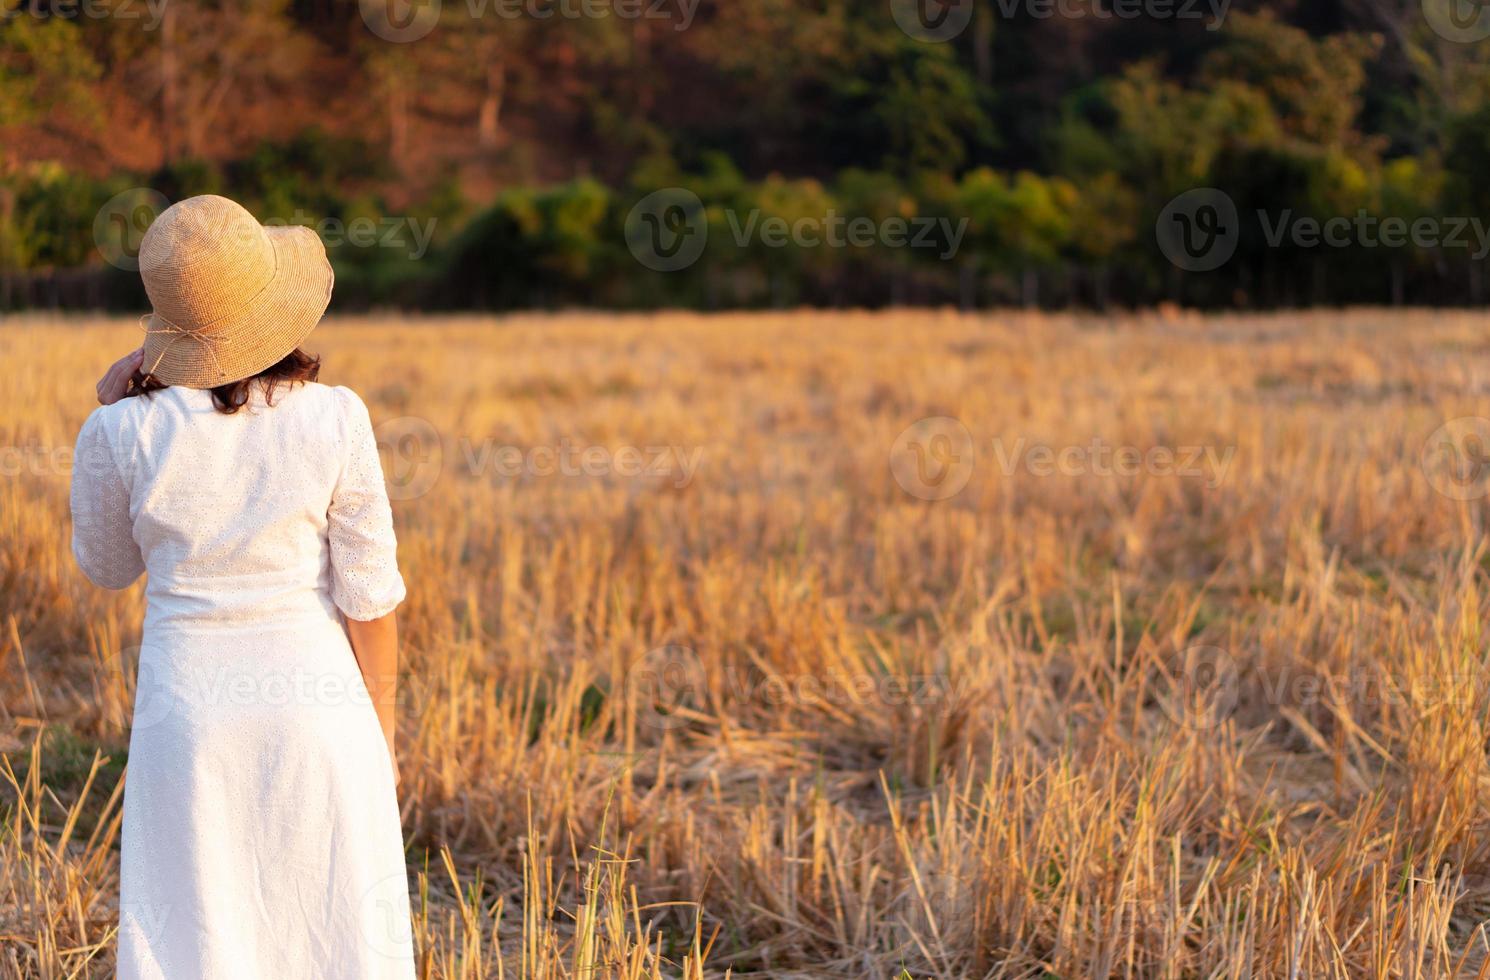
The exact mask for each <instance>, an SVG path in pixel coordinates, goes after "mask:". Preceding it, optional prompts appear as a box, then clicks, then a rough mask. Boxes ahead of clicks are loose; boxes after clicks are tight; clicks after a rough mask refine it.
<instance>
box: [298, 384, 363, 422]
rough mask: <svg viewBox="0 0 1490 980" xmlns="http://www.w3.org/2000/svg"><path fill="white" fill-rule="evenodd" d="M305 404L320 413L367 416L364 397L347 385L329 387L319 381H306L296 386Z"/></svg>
mask: <svg viewBox="0 0 1490 980" xmlns="http://www.w3.org/2000/svg"><path fill="white" fill-rule="evenodd" d="M295 387H296V389H297V390H298V391H299V392H301V397H302V398H303V400H304V401H305V402H307V403H308V404H310V405H313V406H315V408H316V409H317V410H318V411H322V412H325V411H334V412H336V413H338V414H343V415H345V414H347V413H351V414H353V415H357V414H362V415H365V414H367V405H366V404H364V403H363V401H362V396H360V395H358V394H357V392H355V391H353V390H352V389H351V388H348V387H347V386H345V385H327V384H322V383H321V382H319V381H305V382H302V383H300V384H298V385H296V386H295Z"/></svg>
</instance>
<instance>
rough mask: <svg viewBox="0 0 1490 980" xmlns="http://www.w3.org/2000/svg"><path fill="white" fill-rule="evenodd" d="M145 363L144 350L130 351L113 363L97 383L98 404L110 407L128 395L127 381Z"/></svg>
mask: <svg viewBox="0 0 1490 980" xmlns="http://www.w3.org/2000/svg"><path fill="white" fill-rule="evenodd" d="M144 361H145V348H143V347H141V348H139V349H138V350H133V351H130V352H129V353H128V354H125V355H124V356H123V357H121V358H119V360H117V361H115V362H114V363H113V365H112V366H110V368H109V369H108V370H107V371H105V372H104V376H103V377H102V378H100V379H99V381H98V388H97V390H98V403H99V404H100V405H112V404H114V403H115V402H116V401H118V400H119V399H121V398H123V397H124V396H125V395H127V394H129V379H130V378H132V377H134V373H135V372H136V371H138V370H139V369H140V365H141V364H143V363H144Z"/></svg>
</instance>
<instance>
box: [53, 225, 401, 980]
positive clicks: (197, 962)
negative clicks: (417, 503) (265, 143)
mask: <svg viewBox="0 0 1490 980" xmlns="http://www.w3.org/2000/svg"><path fill="white" fill-rule="evenodd" d="M140 268H141V275H142V277H143V279H144V282H145V289H146V291H147V292H148V293H149V296H150V302H151V305H152V307H153V313H152V314H151V315H150V316H149V317H148V318H147V321H146V324H145V327H146V335H145V343H144V346H143V348H142V349H141V350H139V351H136V352H134V353H133V354H131V355H128V356H127V357H125V358H124V359H123V360H121V361H120V362H119V363H118V364H116V365H114V367H113V368H111V369H110V371H109V373H108V374H107V375H105V376H104V378H103V380H102V381H100V382H99V385H98V399H99V401H100V402H102V403H103V407H102V408H99V409H97V410H95V411H94V412H93V414H92V415H91V416H89V418H88V421H87V422H86V423H85V424H84V425H83V430H82V433H81V434H80V435H79V436H78V446H77V455H76V457H75V466H74V476H73V486H72V511H73V524H74V528H73V553H74V555H76V557H77V561H78V564H79V565H80V566H81V567H82V569H83V571H84V573H85V574H87V576H88V577H89V578H90V579H91V580H92V581H93V582H95V583H96V584H98V585H101V586H103V587H105V588H110V589H123V588H126V587H128V586H129V585H130V584H131V583H132V582H134V580H135V579H137V578H138V577H139V576H140V574H141V573H142V572H148V573H149V579H148V583H147V585H146V589H145V598H146V613H145V627H144V638H143V642H142V645H141V650H140V660H139V674H138V677H139V680H138V684H137V689H136V694H135V714H134V721H133V725H132V732H131V736H130V744H129V773H128V778H127V781H126V788H125V793H124V832H123V841H122V855H121V868H120V896H119V956H118V976H119V977H120V978H121V980H240V978H241V980H270V978H273V980H291V978H307V980H309V978H315V980H326V978H345V980H383V978H398V980H408V978H411V977H412V976H413V958H412V953H411V949H410V946H411V943H410V927H409V907H408V882H407V879H406V877H405V870H404V861H403V846H402V838H401V833H400V826H399V814H398V807H397V801H396V798H395V793H394V786H395V782H396V769H395V765H394V762H393V760H394V754H393V750H394V746H393V732H394V724H393V705H394V694H395V691H394V676H395V673H396V670H397V627H396V625H395V623H394V613H393V610H394V607H396V606H397V605H398V604H399V602H400V601H402V599H403V598H404V583H403V579H402V578H401V577H400V575H399V572H398V565H397V562H396V560H395V543H394V537H393V522H392V515H391V511H390V509H389V505H388V498H387V493H386V491H385V488H384V483H383V474H382V470H381V467H380V465H379V461H378V454H377V445H376V443H375V441H374V438H373V432H372V427H371V424H370V422H369V420H368V414H367V409H366V407H365V406H364V405H363V403H362V402H361V400H360V399H358V397H357V396H356V395H355V394H354V393H352V392H351V391H349V390H348V389H346V388H329V387H325V386H322V385H319V384H316V383H315V378H316V373H317V368H318V361H317V360H315V359H314V358H311V357H309V356H308V355H306V354H305V353H304V352H302V351H301V350H300V349H299V345H300V344H301V342H302V341H304V339H305V338H306V336H307V335H308V334H309V333H310V331H311V330H312V328H314V327H315V325H316V323H317V322H318V321H319V320H320V319H321V316H322V314H323V313H324V312H325V310H326V306H327V303H328V302H329V301H330V298H331V284H332V274H331V267H330V265H329V263H328V262H327V261H326V253H325V250H324V248H322V246H321V243H320V240H319V239H318V238H317V237H316V235H315V233H314V232H312V231H310V230H309V229H305V228H264V227H262V226H260V225H259V223H258V222H257V221H255V220H254V219H253V217H252V216H251V215H249V213H248V212H247V211H245V210H244V209H243V208H241V207H239V206H238V205H237V204H234V203H233V202H232V201H229V200H227V199H225V198H221V197H214V196H207V197H194V198H191V199H189V200H185V201H182V202H181V203H179V204H177V205H175V206H174V207H171V208H170V209H168V210H167V211H165V212H164V213H163V214H161V215H160V217H159V218H157V219H156V221H155V223H154V224H153V225H151V227H150V230H149V231H148V232H147V233H146V235H145V238H144V241H143V242H142V244H141V251H140Z"/></svg>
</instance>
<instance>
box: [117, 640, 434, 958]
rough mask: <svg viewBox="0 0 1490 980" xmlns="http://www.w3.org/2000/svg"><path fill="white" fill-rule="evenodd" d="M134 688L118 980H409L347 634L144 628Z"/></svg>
mask: <svg viewBox="0 0 1490 980" xmlns="http://www.w3.org/2000/svg"><path fill="white" fill-rule="evenodd" d="M138 678H139V679H138V687H137V691H136V704H135V719H134V729H133V733H132V735H131V738H130V745H129V768H128V773H127V776H126V783H125V796H124V827H123V842H122V852H123V857H122V868H121V883H120V910H119V912H120V914H119V923H120V925H119V960H118V969H119V972H118V975H119V977H120V978H121V980H186V978H204V980H207V978H210V980H300V978H303V980H395V978H396V980H409V978H410V977H412V975H413V954H412V949H411V941H410V940H411V937H410V920H409V899H408V881H407V877H406V873H405V868H404V855H403V842H402V837H401V831H400V824H399V814H398V809H397V803H396V798H395V793H394V780H393V772H392V767H391V765H390V762H389V758H388V752H387V748H386V743H385V741H384V739H383V735H382V732H381V730H380V728H379V726H378V720H377V715H376V713H375V711H374V708H373V706H372V703H371V701H370V700H369V698H368V694H367V689H366V687H365V685H364V684H363V680H362V676H361V673H360V671H359V670H358V667H357V662H356V659H355V657H354V655H353V653H352V649H351V646H350V645H349V643H348V641H347V638H346V635H345V632H344V630H343V628H342V626H341V624H340V623H339V622H337V621H336V620H335V619H333V618H331V617H327V618H326V619H325V620H324V621H323V622H321V623H319V624H317V623H315V622H314V621H312V622H310V623H307V624H304V625H300V626H298V627H297V628H296V629H293V630H284V631H279V632H273V631H264V630H261V629H253V628H244V629H239V630H214V631H164V632H160V631H157V635H150V634H149V631H147V635H146V642H145V644H144V646H143V648H142V649H141V652H140V661H139V674H138Z"/></svg>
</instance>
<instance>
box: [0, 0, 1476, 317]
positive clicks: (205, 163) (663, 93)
mask: <svg viewBox="0 0 1490 980" xmlns="http://www.w3.org/2000/svg"><path fill="white" fill-rule="evenodd" d="M1431 2H1436V0H1430V3H1431ZM1444 2H1445V3H1452V2H1453V0H1444ZM1152 7H1153V9H1152V10H1149V11H1148V12H1147V14H1146V15H1144V16H1139V17H1130V18H1123V17H1117V16H1113V15H1112V11H1111V9H1110V6H1109V5H1108V4H1107V3H1106V0H1069V2H1068V4H1067V5H1066V7H1065V8H1064V9H1065V10H1067V11H1075V12H1076V13H1077V15H1076V16H1063V15H1060V14H1052V13H1051V12H1050V11H1051V8H1049V7H1046V6H1044V5H1042V4H1039V3H1027V2H1023V0H1019V2H1015V0H975V6H974V9H973V13H972V19H971V22H970V23H969V24H968V26H967V27H966V29H965V30H963V31H961V32H960V33H959V34H957V35H956V36H955V37H954V38H952V39H950V40H948V41H946V42H945V43H928V42H925V41H919V40H916V39H914V38H912V37H911V36H909V35H908V34H907V33H905V32H904V31H902V30H901V29H900V28H899V27H898V26H897V24H896V22H895V20H894V18H893V17H892V12H891V9H890V4H889V3H887V2H886V3H880V2H875V3H868V4H855V3H848V2H846V0H730V2H728V3H724V2H718V0H698V3H697V5H696V6H695V5H694V4H693V3H692V2H691V0H690V2H686V3H685V2H684V0H646V2H643V3H632V2H627V0H614V3H610V2H605V0H592V2H591V3H590V4H589V5H585V4H582V3H580V2H579V0H568V2H561V0H523V2H520V3H518V2H511V0H457V2H448V0H447V2H445V3H443V4H439V5H434V6H433V7H430V6H428V5H426V7H424V8H419V7H417V6H416V7H408V6H407V5H404V4H402V3H399V2H393V3H392V4H391V6H387V7H385V6H383V5H382V2H381V0H374V2H371V3H364V4H359V3H358V2H356V0H204V2H196V3H190V4H187V3H184V2H178V0H169V2H168V0H154V2H153V3H147V2H146V0H87V2H84V0H77V2H72V0H0V10H4V11H5V14H4V17H3V19H0V308H6V307H14V306H18V305H23V304H28V303H29V304H35V303H42V304H62V305H88V304H94V303H99V302H102V303H106V304H111V305H112V304H119V305H132V304H137V303H139V302H140V300H141V298H140V296H139V293H138V287H137V285H136V284H135V283H134V278H133V276H132V274H131V273H129V271H128V270H122V271H120V270H114V269H113V268H112V267H111V266H108V265H106V264H105V263H103V261H102V259H101V257H100V256H99V254H98V251H97V248H96V247H95V245H96V243H95V241H94V237H93V232H92V229H93V224H94V216H95V214H96V213H97V210H98V209H99V208H100V207H102V206H103V205H104V203H105V202H107V201H109V200H111V199H112V198H113V197H114V195H116V194H118V193H119V192H120V191H122V190H125V189H127V188H130V187H149V188H154V189H156V190H159V191H160V192H161V193H162V194H164V195H165V196H166V197H167V198H168V199H171V200H174V199H178V198H179V197H181V196H185V195H188V194H193V193H203V192H219V193H225V194H229V195H230V196H233V197H235V198H236V199H238V200H241V201H243V203H245V204H246V205H247V206H248V207H249V208H250V209H251V210H253V211H254V212H255V214H256V215H257V216H259V217H260V218H261V219H266V220H282V221H296V222H299V223H305V224H310V225H312V226H317V227H320V225H321V223H323V222H326V221H328V220H332V221H337V222H343V223H345V222H350V221H353V220H355V219H358V218H361V219H364V220H366V221H372V222H375V223H383V224H390V223H396V222H406V221H409V220H411V219H412V220H416V221H424V220H432V221H434V225H433V229H434V232H433V239H432V241H431V244H430V247H429V248H428V249H427V250H424V251H422V252H420V254H418V255H413V254H410V250H402V249H400V248H397V247H394V248H389V247H387V246H386V245H385V244H373V245H359V244H355V243H351V242H336V243H333V242H331V241H328V246H330V247H331V254H332V258H333V261H334V262H335V263H336V265H337V268H338V273H339V279H340V283H341V286H342V288H341V289H340V290H339V301H340V302H342V303H345V304H349V305H361V304H411V305H412V304H418V305H425V306H442V307H491V308H507V307H519V306H530V305H539V306H558V305H567V304H584V305H606V306H618V307H647V306H656V305H669V304H679V305H695V306H701V307H711V306H737V305H744V306H759V305H791V304H798V303H811V304H825V305H837V304H855V305H877V304H883V303H891V302H896V303H957V304H961V305H991V304H1001V303H1024V304H1044V305H1065V304H1085V305H1097V306H1103V305H1107V304H1110V303H1120V304H1143V303H1153V302H1159V301H1178V302H1185V303H1195V304H1201V305H1245V306H1267V305H1282V304H1304V303H1320V302H1330V303H1345V302H1352V303H1353V302H1381V303H1477V302H1480V301H1481V299H1482V297H1483V292H1484V285H1483V280H1484V266H1485V259H1484V257H1483V256H1480V255H1478V254H1477V252H1478V244H1477V242H1475V240H1474V236H1473V234H1469V235H1467V242H1466V246H1465V247H1458V246H1443V245H1435V246H1420V245H1416V244H1409V245H1407V246H1401V247H1378V246H1369V247H1368V246H1365V245H1362V244H1361V243H1359V242H1355V243H1352V244H1350V245H1348V246H1343V247H1309V246H1306V245H1300V244H1297V243H1290V241H1284V242H1282V243H1278V244H1273V243H1270V242H1269V241H1268V240H1267V236H1266V235H1265V234H1264V233H1263V229H1262V227H1261V225H1262V222H1260V221H1259V220H1257V218H1256V217H1255V216H1256V215H1257V213H1258V212H1259V211H1260V212H1263V213H1265V214H1266V215H1267V216H1268V217H1267V220H1268V221H1269V222H1276V221H1278V220H1280V218H1281V217H1282V216H1285V215H1287V216H1290V217H1291V218H1301V217H1310V218H1314V219H1316V220H1319V221H1327V220H1329V219H1331V218H1346V219H1351V220H1355V218H1356V216H1357V215H1359V214H1362V213H1364V214H1366V215H1368V216H1370V217H1371V218H1373V219H1375V220H1384V219H1387V218H1399V219H1401V220H1402V221H1404V222H1405V223H1407V224H1409V225H1410V224H1411V223H1412V222H1414V221H1417V220H1419V219H1434V220H1436V221H1438V222H1440V224H1442V225H1444V226H1445V227H1446V226H1447V224H1448V223H1449V222H1451V221H1453V220H1455V219H1460V218H1462V219H1466V220H1468V219H1478V220H1480V221H1490V191H1486V190H1485V189H1484V182H1483V180H1482V179H1480V175H1482V174H1484V173H1486V172H1487V170H1486V167H1487V164H1490V39H1487V40H1483V41H1472V40H1452V39H1450V38H1447V37H1445V36H1443V35H1442V33H1440V32H1436V31H1435V30H1434V24H1433V22H1432V19H1431V18H1430V17H1429V16H1426V15H1425V13H1424V5H1423V4H1422V3H1421V2H1419V0H1316V2H1311V3H1307V4H1306V3H1304V2H1303V0H1294V2H1256V3H1243V2H1240V0H1239V2H1237V3H1235V4H1233V5H1232V6H1231V7H1230V8H1229V9H1228V10H1227V11H1226V13H1225V16H1224V18H1223V19H1221V20H1220V21H1219V22H1218V21H1217V20H1216V19H1215V16H1214V11H1213V8H1211V7H1210V6H1209V5H1208V4H1203V3H1202V4H1195V5H1193V6H1187V5H1186V3H1185V2H1183V0H1176V2H1175V3H1173V4H1170V5H1168V6H1167V7H1165V6H1161V5H1152ZM1182 8H1184V9H1187V10H1188V11H1189V12H1190V13H1192V14H1194V15H1195V16H1186V17H1175V16H1168V17H1166V16H1159V15H1156V14H1155V11H1160V10H1164V9H1168V10H1172V11H1178V10H1180V9H1182ZM400 10H402V11H403V12H405V13H408V12H410V11H419V10H426V11H428V10H434V11H437V16H436V17H435V20H434V21H433V22H432V29H430V30H429V31H428V32H427V33H426V34H424V35H423V36H421V37H419V38H418V39H417V40H411V41H409V42H407V43H397V42H393V41H390V40H387V39H386V38H385V37H383V36H380V35H379V33H378V32H377V31H375V30H373V29H371V28H370V24H372V25H376V22H377V17H378V16H379V11H382V12H383V13H382V16H395V17H396V16H397V15H398V13H399V11H400ZM585 11H590V12H592V13H597V12H598V13H600V14H603V16H584V12H585ZM369 17H371V20H370V19H369ZM665 186H680V187H686V188H688V189H689V190H691V191H693V192H694V193H696V194H698V195H699V197H700V198H701V199H702V200H703V202H704V204H705V207H706V209H707V213H708V214H709V216H710V217H709V222H708V224H709V227H708V235H709V247H708V248H707V249H706V250H705V252H704V254H703V256H702V258H701V259H700V260H699V261H698V262H697V263H696V264H695V265H693V266H691V267H689V268H687V269H684V270H682V271H678V272H670V273H658V272H652V271H650V270H649V269H647V268H646V267H645V266H643V265H642V264H639V263H638V262H637V261H635V260H634V259H633V257H632V255H631V253H630V252H629V251H628V249H627V242H626V238H625V234H624V228H625V223H626V216H627V213H628V212H629V210H630V209H631V207H632V205H633V204H635V202H636V201H637V200H639V199H640V198H641V197H643V196H645V195H646V194H647V193H649V192H650V191H652V190H656V189H658V188H659V187H665ZM1197 187H1215V188H1219V189H1221V190H1223V191H1224V192H1225V193H1226V194H1228V195H1229V196H1230V197H1231V199H1232V200H1233V201H1234V202H1235V204H1236V206H1237V210H1238V212H1239V214H1240V215H1241V216H1242V219H1243V220H1242V224H1243V228H1242V234H1241V238H1240V241H1239V243H1238V247H1237V251H1236V254H1235V256H1234V257H1233V258H1232V259H1231V260H1230V261H1228V262H1227V263H1226V264H1225V265H1224V266H1223V267H1222V268H1220V269H1217V270H1215V271H1213V272H1206V273H1192V274H1179V273H1178V270H1176V269H1175V267H1174V266H1173V265H1172V264H1171V263H1169V262H1168V261H1167V260H1166V258H1165V257H1164V255H1163V254H1162V253H1161V251H1160V249H1159V248H1158V247H1157V245H1156V243H1155V236H1154V225H1155V222H1156V220H1157V219H1158V216H1159V214H1160V212H1161V211H1162V210H1163V209H1164V207H1165V205H1166V204H1167V203H1168V202H1170V201H1171V200H1172V199H1173V198H1174V197H1175V196H1176V195H1178V194H1180V193H1182V192H1184V191H1186V190H1189V189H1192V188H1197ZM752 215H754V216H756V218H757V219H758V221H763V220H765V219H767V218H772V217H776V218H782V219H785V220H786V221H787V222H789V223H790V222H797V221H801V220H806V221H808V222H812V221H814V220H816V221H826V220H828V219H829V218H830V216H838V217H842V218H844V219H845V220H851V219H853V218H856V217H863V218H868V219H870V220H871V221H873V222H876V223H877V224H880V225H882V224H883V223H884V222H886V221H887V220H890V219H893V218H899V219H906V220H910V219H915V218H918V217H925V218H930V219H946V220H947V221H949V222H952V223H954V224H955V223H957V222H960V221H962V220H963V219H966V221H967V230H966V235H965V237H963V238H962V239H961V240H960V241H959V242H958V243H957V247H956V248H955V250H952V251H953V253H954V254H951V255H948V254H947V252H948V249H947V248H945V247H927V248H908V247H901V246H899V245H897V244H894V243H891V242H885V241H880V240H876V241H875V242H874V243H872V244H869V245H865V246H862V247H857V246H847V247H840V248H835V247H829V246H822V245H803V244H802V243H800V242H794V243H789V244H787V245H785V246H780V247H777V246H772V245H770V244H767V243H765V242H763V241H762V240H761V239H760V237H759V236H758V234H757V235H754V237H750V238H749V239H748V240H745V241H739V240H738V239H739V237H740V236H739V231H738V229H739V228H741V227H743V226H745V225H747V224H749V223H750V218H751V216H752ZM753 227H759V225H755V226H753ZM405 237H407V236H405ZM943 244H945V243H943ZM95 280H97V281H95ZM83 282H87V283H89V285H88V287H87V288H86V289H84V288H81V287H79V286H78V284H79V283H83Z"/></svg>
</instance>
